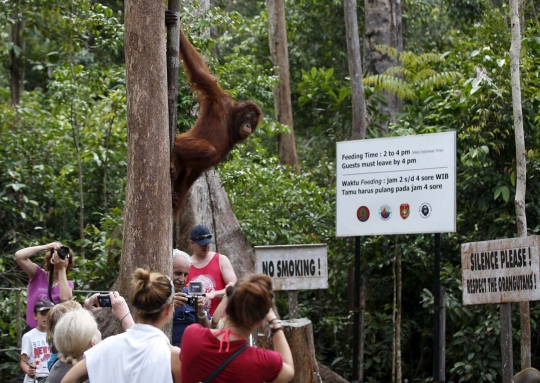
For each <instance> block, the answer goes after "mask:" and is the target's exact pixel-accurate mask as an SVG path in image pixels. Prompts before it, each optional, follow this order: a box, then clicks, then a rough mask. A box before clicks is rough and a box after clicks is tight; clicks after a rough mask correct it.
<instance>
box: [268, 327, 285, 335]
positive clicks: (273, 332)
mask: <svg viewBox="0 0 540 383" xmlns="http://www.w3.org/2000/svg"><path fill="white" fill-rule="evenodd" d="M278 331H283V326H280V327H277V328H273V329H271V330H270V332H271V333H272V335H275V334H276V333H277V332H278Z"/></svg>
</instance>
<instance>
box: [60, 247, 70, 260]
mask: <svg viewBox="0 0 540 383" xmlns="http://www.w3.org/2000/svg"><path fill="white" fill-rule="evenodd" d="M57 253H58V256H59V257H60V259H66V257H67V256H68V255H69V247H67V246H60V248H59V249H58V251H57Z"/></svg>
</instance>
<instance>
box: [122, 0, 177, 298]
mask: <svg viewBox="0 0 540 383" xmlns="http://www.w3.org/2000/svg"><path fill="white" fill-rule="evenodd" d="M164 12H165V5H164V4H163V3H160V2H147V1H144V0H128V1H126V2H125V60H126V85H127V86H126V90H127V125H128V161H127V162H128V169H127V187H126V204H125V208H124V234H123V238H124V239H123V245H122V257H121V260H120V275H119V279H118V290H119V291H120V293H121V294H122V295H123V296H125V297H126V298H129V297H130V295H131V286H130V281H131V276H132V274H133V271H134V270H135V269H136V268H137V267H148V268H150V269H151V270H153V271H159V272H162V273H165V274H166V275H170V274H171V251H172V219H171V215H172V211H171V209H172V206H171V191H170V186H169V185H170V172H169V164H170V144H169V130H168V112H167V70H166V58H165V23H164Z"/></svg>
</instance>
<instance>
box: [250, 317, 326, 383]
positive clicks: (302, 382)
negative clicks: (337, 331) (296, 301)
mask: <svg viewBox="0 0 540 383" xmlns="http://www.w3.org/2000/svg"><path fill="white" fill-rule="evenodd" d="M281 324H282V325H283V332H284V333H285V337H286V338H287V342H288V343H289V347H290V348H291V353H292V356H293V360H294V378H293V380H291V383H320V382H321V379H320V376H319V366H318V364H317V360H316V359H315V344H314V343H313V326H312V324H311V321H310V320H309V319H307V318H300V319H292V320H286V321H283V322H282V323H281ZM257 346H258V347H261V348H266V349H271V350H273V349H274V345H273V343H272V337H271V335H270V332H269V331H266V332H265V333H260V332H259V334H258V336H257Z"/></svg>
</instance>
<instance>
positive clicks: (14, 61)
mask: <svg viewBox="0 0 540 383" xmlns="http://www.w3.org/2000/svg"><path fill="white" fill-rule="evenodd" d="M19 6H20V0H15V1H14V3H13V8H14V10H13V20H14V23H13V25H12V26H11V42H12V43H13V47H12V48H11V50H10V53H9V54H10V56H11V66H10V72H11V76H10V81H9V88H10V91H11V93H10V99H9V104H10V105H11V106H15V105H18V104H19V103H20V102H21V97H22V93H23V90H24V60H23V53H24V36H23V31H24V24H25V23H24V20H23V16H22V13H21V12H20V10H19Z"/></svg>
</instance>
